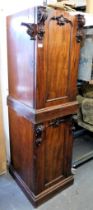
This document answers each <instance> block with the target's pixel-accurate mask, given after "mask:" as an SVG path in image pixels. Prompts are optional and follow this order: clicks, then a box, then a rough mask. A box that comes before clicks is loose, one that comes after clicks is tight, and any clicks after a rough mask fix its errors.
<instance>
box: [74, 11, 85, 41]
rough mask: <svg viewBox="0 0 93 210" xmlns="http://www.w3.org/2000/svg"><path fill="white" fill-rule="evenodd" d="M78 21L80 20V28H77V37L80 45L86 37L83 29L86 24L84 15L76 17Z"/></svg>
mask: <svg viewBox="0 0 93 210" xmlns="http://www.w3.org/2000/svg"><path fill="white" fill-rule="evenodd" d="M76 16H77V19H78V28H77V35H76V40H77V42H78V43H80V42H81V41H82V40H83V37H84V31H83V27H84V24H85V18H84V16H83V15H80V14H78V15H76Z"/></svg>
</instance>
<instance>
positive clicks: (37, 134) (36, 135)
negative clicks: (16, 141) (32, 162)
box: [35, 124, 44, 146]
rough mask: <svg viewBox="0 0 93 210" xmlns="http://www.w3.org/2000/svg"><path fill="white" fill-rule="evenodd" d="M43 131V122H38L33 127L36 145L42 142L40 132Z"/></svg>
mask: <svg viewBox="0 0 93 210" xmlns="http://www.w3.org/2000/svg"><path fill="white" fill-rule="evenodd" d="M43 131H44V125H43V124H39V125H37V126H36V128H35V137H36V140H35V143H36V145H37V146H39V145H40V144H41V143H42V132H43Z"/></svg>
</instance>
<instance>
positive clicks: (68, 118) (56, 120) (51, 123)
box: [49, 115, 72, 128]
mask: <svg viewBox="0 0 93 210" xmlns="http://www.w3.org/2000/svg"><path fill="white" fill-rule="evenodd" d="M66 121H71V122H72V115H71V116H68V117H64V118H63V117H62V118H57V119H55V120H52V121H51V122H50V123H49V126H53V127H54V128H56V127H58V126H59V125H60V124H61V123H64V122H66Z"/></svg>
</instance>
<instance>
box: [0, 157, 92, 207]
mask: <svg viewBox="0 0 93 210" xmlns="http://www.w3.org/2000/svg"><path fill="white" fill-rule="evenodd" d="M74 178H75V181H74V184H73V185H72V186H70V187H69V188H68V189H66V190H64V191H62V192H61V193H59V194H57V195H56V196H55V197H53V198H52V199H50V200H49V201H47V202H46V203H44V204H43V205H41V206H40V207H38V208H37V210H93V160H91V161H89V162H87V163H85V164H83V165H82V166H80V167H79V168H77V169H76V174H75V175H74ZM33 209H34V207H32V205H31V203H30V202H29V201H28V199H27V198H26V196H25V195H24V194H23V192H22V191H21V190H20V188H19V187H18V185H17V184H16V182H15V181H14V180H13V179H12V177H11V176H10V175H9V174H8V173H7V174H6V175H3V176H0V210H33Z"/></svg>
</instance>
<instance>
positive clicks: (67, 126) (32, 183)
mask: <svg viewBox="0 0 93 210" xmlns="http://www.w3.org/2000/svg"><path fill="white" fill-rule="evenodd" d="M9 119H10V141H11V166H10V171H11V173H12V174H13V175H14V177H15V179H16V181H17V182H18V183H19V185H20V186H21V187H22V188H23V190H24V192H25V193H26V194H27V196H28V198H29V199H30V200H31V201H32V203H33V204H34V205H35V206H37V205H38V204H40V203H41V202H42V201H44V200H46V199H47V198H49V197H51V195H53V194H54V193H55V192H57V191H59V190H61V189H64V188H65V187H67V186H68V185H70V184H71V183H72V182H73V176H72V175H71V157H72V142H73V140H72V131H71V117H70V116H69V117H64V118H58V119H53V120H50V121H47V122H44V123H40V124H38V125H34V124H32V122H31V121H29V120H27V119H25V118H24V117H23V116H20V115H19V114H18V113H17V112H16V111H14V110H13V109H11V108H9Z"/></svg>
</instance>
